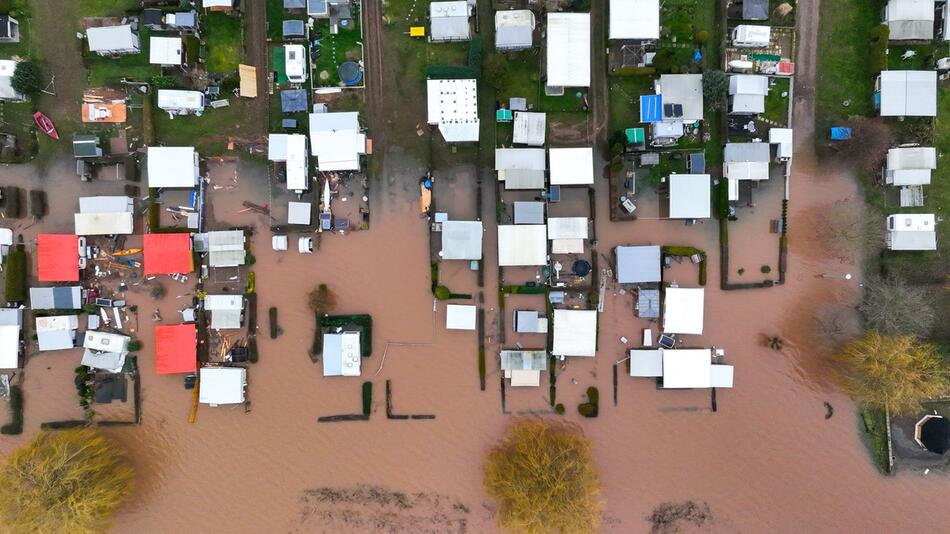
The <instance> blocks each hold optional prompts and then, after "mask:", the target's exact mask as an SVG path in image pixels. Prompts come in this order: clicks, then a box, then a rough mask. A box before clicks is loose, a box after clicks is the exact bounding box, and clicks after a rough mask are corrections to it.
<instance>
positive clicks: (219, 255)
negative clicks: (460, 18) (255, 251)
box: [208, 230, 246, 267]
mask: <svg viewBox="0 0 950 534" xmlns="http://www.w3.org/2000/svg"><path fill="white" fill-rule="evenodd" d="M245 241H246V238H245V237H244V232H243V231H242V230H226V231H223V232H208V264H209V265H211V266H212V267H234V266H237V265H244V261H245V260H246V258H245V254H246V251H245V249H244V243H245Z"/></svg>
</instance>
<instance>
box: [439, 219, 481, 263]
mask: <svg viewBox="0 0 950 534" xmlns="http://www.w3.org/2000/svg"><path fill="white" fill-rule="evenodd" d="M482 233H483V230H482V223H481V221H445V222H444V223H442V259H443V260H480V259H482Z"/></svg>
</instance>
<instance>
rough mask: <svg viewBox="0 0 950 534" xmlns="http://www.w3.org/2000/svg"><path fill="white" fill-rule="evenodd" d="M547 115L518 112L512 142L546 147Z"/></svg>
mask: <svg viewBox="0 0 950 534" xmlns="http://www.w3.org/2000/svg"><path fill="white" fill-rule="evenodd" d="M546 120H547V114H545V113H537V112H533V111H516V112H515V120H514V125H513V126H514V133H513V135H512V138H511V142H512V143H515V144H519V145H531V146H544V137H545V132H546V127H547V126H546V125H547V123H546Z"/></svg>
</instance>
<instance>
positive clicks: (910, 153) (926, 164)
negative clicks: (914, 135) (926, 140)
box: [887, 146, 937, 171]
mask: <svg viewBox="0 0 950 534" xmlns="http://www.w3.org/2000/svg"><path fill="white" fill-rule="evenodd" d="M936 168H937V149H936V148H933V147H923V146H912V147H899V148H892V149H890V150H888V151H887V170H889V171H903V170H911V169H936Z"/></svg>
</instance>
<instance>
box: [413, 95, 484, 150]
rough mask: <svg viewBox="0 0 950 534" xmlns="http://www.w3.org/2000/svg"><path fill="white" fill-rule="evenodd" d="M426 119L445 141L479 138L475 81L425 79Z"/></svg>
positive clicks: (465, 140)
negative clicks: (433, 125)
mask: <svg viewBox="0 0 950 534" xmlns="http://www.w3.org/2000/svg"><path fill="white" fill-rule="evenodd" d="M426 92H427V96H428V123H429V124H437V125H438V126H439V131H441V132H442V137H444V138H445V141H446V142H447V143H464V142H474V141H478V128H479V120H478V81H477V80H427V81H426Z"/></svg>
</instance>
